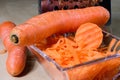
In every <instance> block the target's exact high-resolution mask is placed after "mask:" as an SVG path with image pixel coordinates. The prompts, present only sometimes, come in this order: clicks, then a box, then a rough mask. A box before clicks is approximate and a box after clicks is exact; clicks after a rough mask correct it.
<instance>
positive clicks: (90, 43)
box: [75, 23, 103, 49]
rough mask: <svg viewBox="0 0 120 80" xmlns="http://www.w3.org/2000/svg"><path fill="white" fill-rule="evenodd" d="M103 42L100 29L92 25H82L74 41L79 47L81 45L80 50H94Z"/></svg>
mask: <svg viewBox="0 0 120 80" xmlns="http://www.w3.org/2000/svg"><path fill="white" fill-rule="evenodd" d="M102 40H103V33H102V29H101V28H100V27H99V26H97V25H96V24H93V23H85V24H82V25H81V26H80V27H79V28H78V29H77V31H76V34H75V41H76V43H78V44H79V45H81V44H82V46H81V47H82V48H86V49H90V48H93V49H96V48H98V47H99V46H100V45H101V43H102Z"/></svg>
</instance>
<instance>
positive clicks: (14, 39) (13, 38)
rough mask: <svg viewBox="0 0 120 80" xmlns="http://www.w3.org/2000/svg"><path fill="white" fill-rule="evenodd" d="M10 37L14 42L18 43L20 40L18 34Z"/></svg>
mask: <svg viewBox="0 0 120 80" xmlns="http://www.w3.org/2000/svg"><path fill="white" fill-rule="evenodd" d="M10 39H11V41H12V42H14V43H18V42H19V40H18V37H17V36H16V35H12V36H11V38H10Z"/></svg>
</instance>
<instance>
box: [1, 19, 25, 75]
mask: <svg viewBox="0 0 120 80" xmlns="http://www.w3.org/2000/svg"><path fill="white" fill-rule="evenodd" d="M15 26H16V25H15V24H14V23H12V22H10V21H6V22H3V23H2V24H0V38H1V40H2V42H3V44H4V46H5V48H6V49H7V52H8V57H7V61H6V68H7V71H8V72H9V74H11V75H12V76H18V75H19V74H20V73H21V72H22V71H23V69H24V67H25V64H26V56H27V55H26V49H27V48H26V47H21V46H16V45H14V44H13V43H12V42H11V41H10V31H11V30H12V29H13V28H14V27H15Z"/></svg>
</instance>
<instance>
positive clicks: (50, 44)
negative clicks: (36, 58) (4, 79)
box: [0, 6, 120, 80]
mask: <svg viewBox="0 0 120 80" xmlns="http://www.w3.org/2000/svg"><path fill="white" fill-rule="evenodd" d="M109 18H110V14H109V12H108V11H107V9H105V8H104V7H101V6H94V7H87V8H83V9H71V10H58V11H52V12H46V13H43V14H40V15H37V16H35V17H32V18H31V19H29V20H27V21H26V22H24V23H23V24H20V25H15V24H14V23H12V22H5V23H3V24H0V38H1V39H2V41H3V43H4V46H5V48H6V49H7V51H8V58H7V63H6V67H7V70H8V72H9V73H10V74H11V75H13V76H17V75H19V74H20V73H21V72H22V71H23V69H24V67H25V62H26V47H25V46H29V45H36V46H37V47H38V48H39V49H41V50H42V51H43V52H45V53H46V54H47V55H48V56H50V57H51V58H52V59H53V60H55V61H56V62H57V63H58V64H60V65H61V66H62V67H70V66H74V65H76V64H80V63H84V62H87V61H90V60H94V59H98V58H101V57H105V56H108V55H112V54H114V53H115V50H114V51H113V52H111V51H110V49H111V46H112V45H113V43H114V40H113V41H112V42H111V43H110V45H109V47H101V45H102V41H103V33H102V27H103V26H104V25H105V24H106V23H107V21H108V20H109ZM15 26H16V27H15ZM64 33H66V36H67V37H65V36H63V34H64ZM67 33H68V34H67ZM70 33H74V34H70ZM119 43H120V42H119ZM119 66H120V60H119V58H117V59H114V60H110V61H106V62H103V63H99V64H94V65H89V66H83V67H79V68H76V69H71V70H69V71H67V72H68V75H69V78H70V80H111V79H112V77H113V76H114V75H115V74H116V73H117V72H118V67H119ZM109 72H111V73H110V74H109ZM106 76H107V77H108V79H107V78H106Z"/></svg>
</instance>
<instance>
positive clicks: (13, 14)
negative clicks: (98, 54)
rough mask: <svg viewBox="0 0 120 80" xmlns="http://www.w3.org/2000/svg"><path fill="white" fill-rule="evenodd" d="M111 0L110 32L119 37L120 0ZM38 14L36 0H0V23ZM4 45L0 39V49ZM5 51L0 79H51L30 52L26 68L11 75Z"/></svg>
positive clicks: (19, 20) (1, 57) (18, 22)
mask: <svg viewBox="0 0 120 80" xmlns="http://www.w3.org/2000/svg"><path fill="white" fill-rule="evenodd" d="M111 1H112V6H111V8H112V23H111V25H110V26H109V28H110V29H111V32H112V33H113V34H114V35H116V36H119V37H120V16H119V15H120V5H119V4H120V0H111ZM37 14H38V0H0V23H2V22H3V21H7V20H9V21H13V22H14V23H15V24H21V23H23V22H24V21H26V20H27V19H29V18H31V17H33V16H35V15H37ZM3 49H4V46H3V44H2V42H1V40H0V50H3ZM7 55H8V54H7V52H6V53H5V54H0V80H51V79H50V78H49V77H48V75H47V73H46V72H45V71H44V69H43V67H42V66H41V64H40V63H39V62H38V61H37V60H36V58H35V57H34V56H33V55H32V54H31V55H29V56H28V59H27V64H26V68H25V69H24V71H23V73H22V74H21V76H19V77H12V76H11V75H9V74H8V72H7V70H6V59H7Z"/></svg>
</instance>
